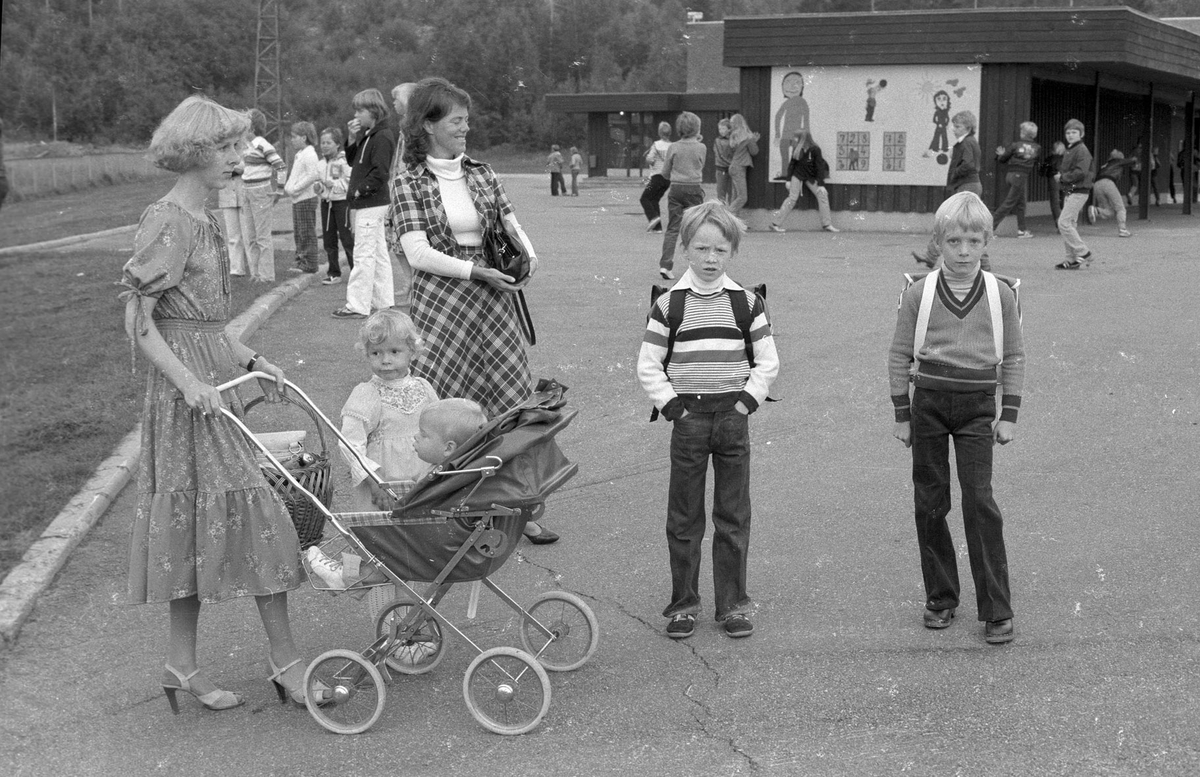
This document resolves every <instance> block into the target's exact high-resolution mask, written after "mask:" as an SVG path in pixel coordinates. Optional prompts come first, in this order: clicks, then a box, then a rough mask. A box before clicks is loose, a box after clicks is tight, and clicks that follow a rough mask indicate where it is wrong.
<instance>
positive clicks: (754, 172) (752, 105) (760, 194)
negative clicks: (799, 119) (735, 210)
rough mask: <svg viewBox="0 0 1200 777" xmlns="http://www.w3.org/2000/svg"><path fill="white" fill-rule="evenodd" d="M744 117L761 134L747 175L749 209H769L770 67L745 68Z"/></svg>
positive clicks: (743, 90)
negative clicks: (752, 164) (756, 153)
mask: <svg viewBox="0 0 1200 777" xmlns="http://www.w3.org/2000/svg"><path fill="white" fill-rule="evenodd" d="M742 115H743V116H745V117H746V123H747V124H749V125H750V130H751V131H753V132H758V133H761V134H762V138H759V141H758V156H757V157H755V158H754V167H752V168H750V171H749V175H748V176H747V181H746V188H747V189H748V190H749V191H748V194H749V196H750V199H749V201H748V202H747V203H746V207H748V208H769V207H771V203H769V202H767V197H768V196H770V195H769V194H768V193H767V192H768V188H769V187H768V186H767V177H768V175H767V174H768V173H769V172H770V171H769V170H768V169H767V168H768V167H769V165H768V164H767V159H769V158H770V157H769V155H768V149H767V143H768V142H769V135H770V127H771V68H769V67H747V68H742ZM763 138H766V139H767V140H764V139H763ZM776 204H777V203H776Z"/></svg>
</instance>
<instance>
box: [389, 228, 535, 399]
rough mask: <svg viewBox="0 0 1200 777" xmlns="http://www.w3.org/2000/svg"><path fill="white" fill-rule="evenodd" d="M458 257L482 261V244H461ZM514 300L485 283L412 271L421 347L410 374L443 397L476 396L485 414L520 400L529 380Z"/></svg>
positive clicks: (529, 388) (529, 386) (529, 387)
mask: <svg viewBox="0 0 1200 777" xmlns="http://www.w3.org/2000/svg"><path fill="white" fill-rule="evenodd" d="M458 258H460V259H465V260H467V261H473V262H475V263H476V264H479V265H485V262H484V260H483V249H482V248H481V247H462V248H460V249H459V255H458ZM513 304H514V295H512V294H508V293H506V292H503V291H500V290H498V289H495V288H493V287H491V286H489V285H488V284H486V283H482V282H480V281H471V280H463V279H461V278H447V277H445V276H441V275H434V274H432V273H427V272H422V271H420V270H414V271H413V283H412V317H413V320H414V321H415V322H416V324H417V329H419V330H420V332H421V335H422V336H423V337H424V338H425V349H424V350H423V351H422V352H421V354H420V356H418V357H417V358H416V359H415V360H414V361H413V367H412V372H413V374H414V375H416V376H417V377H420V378H425V379H426V380H427V381H429V382H430V383H431V384H432V385H433V388H434V390H435V391H437V395H438V396H439V397H441V398H443V399H448V398H450V397H465V398H467V399H473V400H475V401H476V402H478V403H479V404H480V405H482V406H483V410H484V412H486V413H487V415H488V418H495V417H496V416H497V415H498V414H500V413H503V412H504V411H505V410H508V409H510V408H513V407H515V406H517V405H518V404H520V403H521V402H523V401H524V400H525V399H526V398H527V397H528V396H529V395H530V394H531V393H532V380H531V378H530V375H529V362H528V360H527V359H526V357H525V341H524V339H523V338H522V336H521V330H520V327H519V326H518V325H517V319H516V316H515V314H514V311H513Z"/></svg>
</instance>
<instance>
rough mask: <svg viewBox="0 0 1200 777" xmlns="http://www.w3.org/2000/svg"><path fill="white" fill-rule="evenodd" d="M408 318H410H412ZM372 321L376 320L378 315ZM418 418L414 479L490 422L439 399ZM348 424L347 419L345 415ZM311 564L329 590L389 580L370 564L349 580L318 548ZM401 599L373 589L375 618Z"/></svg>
mask: <svg viewBox="0 0 1200 777" xmlns="http://www.w3.org/2000/svg"><path fill="white" fill-rule="evenodd" d="M376 315H378V314H376ZM401 315H403V314H401ZM404 317H405V318H408V316H404ZM371 318H372V319H373V318H374V316H372V317H371ZM368 323H369V322H368ZM417 380H420V379H419V378H418V379H417ZM364 385H366V384H364ZM347 404H349V403H347ZM415 417H416V418H417V426H416V431H415V432H414V433H413V434H412V435H411V436H410V437H409V438H408V439H407V440H406V441H405V442H406V444H407V446H408V448H409V449H410V450H411V451H412V453H413V456H414V457H415V460H416V461H418V462H419V465H418V472H417V475H416V477H414V478H413V480H418V479H420V478H421V477H424V476H425V475H426V474H427V473H428V472H429V471H431V470H432V469H433V468H434V467H436V466H437V465H439V464H441V463H442V462H443V461H445V460H446V459H447V458H449V457H450V456H451V455H453V454H454V453H455V451H457V450H458V448H459V447H460V446H461V445H462V444H463V443H465V442H466V441H467V440H469V439H471V437H472V436H473V435H474V434H475V432H477V431H479V428H480V427H481V426H483V425H484V424H485V423H487V415H486V414H485V413H484V412H483V408H482V407H480V406H479V403H478V402H473V401H472V400H470V399H459V398H452V399H438V400H435V401H433V402H430V403H429V404H426V405H424V406H423V407H422V409H421V412H420V413H419V414H417V415H416V416H415ZM344 423H345V417H344V416H343V424H344ZM356 467H357V463H353V464H351V468H352V469H354V468H356ZM367 482H368V483H371V485H372V486H373V487H374V483H373V482H372V481H371V480H370V479H369V478H368V479H367ZM374 490H377V491H378V493H379V495H380V499H379V501H378V502H377V503H376V505H375V506H376V507H377V508H378V509H381V510H390V509H392V507H393V504H392V500H391V497H389V496H388V495H387V493H386V492H384V491H383V490H382V489H378V488H377V487H375V488H374ZM373 498H374V497H373ZM368 509H370V508H368ZM308 561H309V563H310V564H311V565H312V569H313V571H314V572H316V574H317V576H318V577H320V578H321V580H323V581H324V582H325V585H326V586H327V587H329V588H333V589H335V590H339V591H343V590H345V589H346V588H348V587H349V586H350V585H356V584H360V583H361V584H363V585H374V584H378V583H383V582H386V580H387V577H386V576H385V575H384V574H383V573H382V572H380V571H379V570H377V569H375V568H374V567H371V566H369V565H367V566H363V567H361V568H360V569H359V574H358V576H357V577H355V578H354V579H353V580H347V579H345V577H344V576H343V567H342V563H341V562H339V561H335V560H334V559H331V558H329V556H327V555H325V553H324V551H322V550H321V549H320V548H319V547H317V546H316V545H314V546H312V547H310V548H309V549H308ZM376 591H379V592H380V593H381V594H382V596H381V597H380V596H379V594H376ZM398 596H399V592H394V591H393V589H391V588H387V589H382V588H379V589H372V591H371V595H370V598H369V599H368V601H369V602H370V605H371V610H372V612H371V616H372V618H374V617H376V616H377V615H378V614H379V612H380V611H382V609H383V607H384V606H385V605H386V603H387V602H388V601H389V600H390V599H392V598H394V597H398Z"/></svg>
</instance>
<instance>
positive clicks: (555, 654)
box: [521, 591, 600, 672]
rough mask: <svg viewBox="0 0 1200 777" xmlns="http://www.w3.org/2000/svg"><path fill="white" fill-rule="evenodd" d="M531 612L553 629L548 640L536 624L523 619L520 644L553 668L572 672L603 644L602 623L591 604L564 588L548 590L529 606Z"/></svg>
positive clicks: (543, 664) (553, 670)
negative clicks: (588, 604)
mask: <svg viewBox="0 0 1200 777" xmlns="http://www.w3.org/2000/svg"><path fill="white" fill-rule="evenodd" d="M529 614H530V615H532V616H533V617H534V619H535V620H536V621H537V622H538V623H540V624H541V625H543V626H545V627H546V628H547V629H549V630H550V631H552V632H554V638H553V639H552V640H548V639H547V638H546V635H545V634H543V633H542V632H541V631H540V630H539V629H538V628H537V626H535V625H534V624H532V623H530V622H529V621H527V620H522V621H521V645H522V646H524V648H525V650H526V651H527V652H528V653H529V654H530V655H532V656H535V657H536V658H537V660H538V661H540V662H541V664H542V666H544V667H546V668H547V669H549V670H550V671H551V672H569V671H571V670H572V669H578V668H579V667H581V666H583V665H584V664H585V663H587V660H588V659H589V658H591V657H592V654H594V653H595V652H596V648H597V647H598V646H599V645H600V625H599V624H598V623H597V622H596V616H595V614H594V613H593V612H592V608H590V607H588V606H587V604H585V603H584V601H583V600H582V599H580V598H579V597H578V596H575V595H574V594H569V593H567V592H565V591H547V592H546V593H544V594H542V595H541V596H539V597H538V598H537V599H535V600H534V602H533V604H532V605H530V606H529Z"/></svg>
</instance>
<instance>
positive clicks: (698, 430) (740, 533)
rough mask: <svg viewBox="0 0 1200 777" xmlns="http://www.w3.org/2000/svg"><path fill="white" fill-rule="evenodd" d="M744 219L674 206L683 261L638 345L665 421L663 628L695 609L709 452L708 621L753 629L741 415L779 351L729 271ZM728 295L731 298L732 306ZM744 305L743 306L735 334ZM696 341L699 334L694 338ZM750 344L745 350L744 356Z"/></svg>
mask: <svg viewBox="0 0 1200 777" xmlns="http://www.w3.org/2000/svg"><path fill="white" fill-rule="evenodd" d="M745 232H746V225H745V224H743V223H742V221H741V220H740V219H738V218H737V217H736V216H734V215H733V214H732V213H730V212H729V209H728V208H726V207H725V206H724V205H722V204H721V203H719V202H716V201H712V200H710V201H708V202H705V203H702V204H700V205H697V206H695V207H693V208H689V209H688V210H687V211H686V212H685V213H684V214H683V220H682V223H681V225H680V235H681V236H682V238H683V250H684V253H685V255H686V256H687V260H688V266H689V269H688V271H687V272H685V273H684V274H683V277H682V278H681V279H680V280H679V282H678V283H676V284H675V286H674V287H672V289H671V291H670V293H664V294H660V295H659V297H658V299H657V300H656V301H655V303H654V305H653V306H652V307H651V309H650V320H649V321H648V322H647V324H646V334H645V337H644V338H643V340H642V348H641V352H640V353H639V354H638V366H637V371H638V380H639V381H640V382H641V384H642V388H643V389H645V391H646V393H647V394H648V395H649V396H650V400H651V401H652V402H653V403H654V406H655V407H656V408H657V409H658V410H659V411H660V412H661V413H662V417H663V418H665V419H667V420H668V421H671V422H673V424H674V428H673V430H672V432H671V479H670V487H669V488H670V492H669V495H668V498H667V551H668V553H669V556H670V560H671V600H670V602H669V603H668V604H667V607H666V609H664V610H663V616H664V617H667V618H670V619H671V620H670V623H669V624H668V625H667V636H668V637H671V638H672V639H683V638H685V637H690V636H692V632H693V631H694V630H695V623H696V613H698V612H699V611H700V591H699V583H700V557H701V547H702V544H703V541H704V531H705V522H706V521H705V514H704V512H705V511H704V501H705V497H704V482H705V479H706V477H707V474H708V460H709V458H710V457H711V458H712V461H713V478H714V495H713V514H712V522H713V540H712V565H713V590H714V594H715V598H716V619H717V622H718V623H721V624H722V625H723V627H724V630H725V633H726V634H727V635H729V636H730V637H748V636H750V634H751V633H753V631H754V625H753V624H752V623H751V621H750V615H751V613H752V611H753V609H754V604H753V602H752V601H751V599H750V595H749V593H747V591H746V559H747V553H748V552H749V545H750V424H749V418H748V416H749V415H750V414H751V413H753V412H754V411H755V410H756V409H758V406H759V404H760V403H761V402H763V401H764V400H766V398H767V392H768V391H769V390H770V388H771V382H772V381H774V380H775V376H776V375H777V374H778V372H779V356H778V355H777V354H776V352H775V340H774V338H773V337H772V336H771V325H770V322H769V321H768V320H767V314H766V307H765V305H764V304H763V301H762V298H761V297H759V296H758V295H757V294H754V293H752V292H748V291H747V290H745V289H743V288H742V287H741V286H739V285H738V284H737V283H735V282H734V281H733V280H732V279H730V278H729V276H728V275H727V274H726V272H725V271H726V269H727V268H728V265H729V263H730V262H731V261H732V260H733V259H734V257H736V256H737V251H738V244H739V242H740V241H741V237H742V235H743V234H745ZM677 294H682V295H683V300H682V302H683V305H682V308H683V311H682V312H683V316H682V321H681V322H679V323H678V328H677V330H676V332H677V334H678V337H676V338H673V341H674V346H673V349H672V351H671V353H670V356H669V361H667V360H668V353H667V344H668V342H669V341H671V340H672V338H671V328H670V324H669V323H668V314H669V313H670V310H671V297H673V296H677ZM735 298H737V299H738V303H737V305H736V307H735V302H734V300H735ZM739 308H740V309H741V310H743V311H744V312H748V313H749V315H743V316H742V317H741V318H742V319H743V320H745V319H750V321H751V323H750V325H749V332H748V333H743V332H742V329H741V326H742V324H739V321H738V319H739V316H738V315H737V314H736V313H735V310H737V309H739ZM698 336H699V337H700V338H701V339H697V337H698ZM748 350H751V351H752V352H753V359H752V360H751V359H750V358H749V354H748V353H747V351H748Z"/></svg>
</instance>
